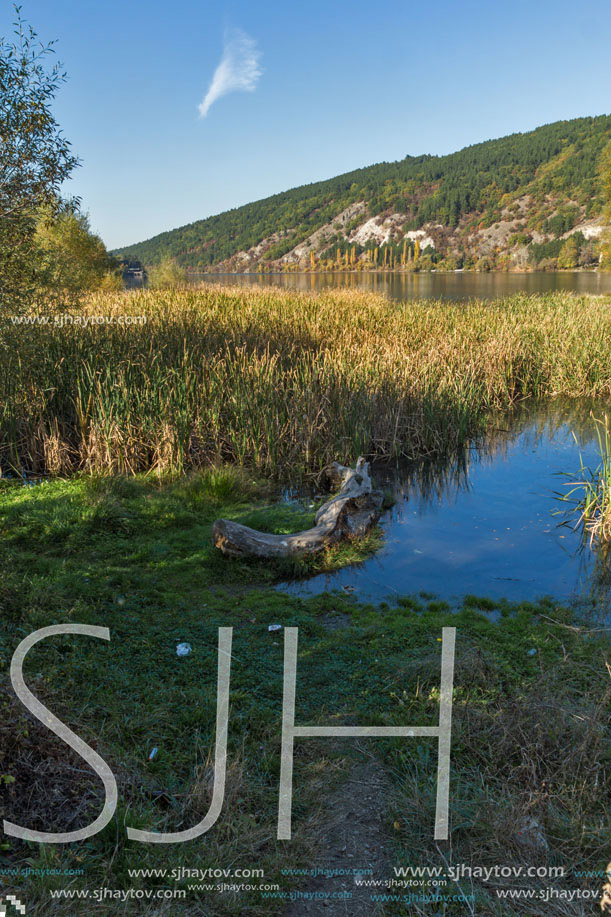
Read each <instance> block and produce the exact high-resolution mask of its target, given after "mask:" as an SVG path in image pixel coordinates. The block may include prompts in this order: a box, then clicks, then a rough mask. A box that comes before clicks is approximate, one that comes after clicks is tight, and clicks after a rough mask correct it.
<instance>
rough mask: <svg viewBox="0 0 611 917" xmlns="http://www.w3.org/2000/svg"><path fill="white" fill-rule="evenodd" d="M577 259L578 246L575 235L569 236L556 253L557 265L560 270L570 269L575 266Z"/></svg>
mask: <svg viewBox="0 0 611 917" xmlns="http://www.w3.org/2000/svg"><path fill="white" fill-rule="evenodd" d="M578 261H579V246H578V245H577V240H576V239H575V236H569V238H568V239H567V240H566V242H565V243H564V245H563V246H562V248H561V249H560V253H559V255H558V267H559V268H560V269H561V270H571V269H572V268H575V267H577V264H578Z"/></svg>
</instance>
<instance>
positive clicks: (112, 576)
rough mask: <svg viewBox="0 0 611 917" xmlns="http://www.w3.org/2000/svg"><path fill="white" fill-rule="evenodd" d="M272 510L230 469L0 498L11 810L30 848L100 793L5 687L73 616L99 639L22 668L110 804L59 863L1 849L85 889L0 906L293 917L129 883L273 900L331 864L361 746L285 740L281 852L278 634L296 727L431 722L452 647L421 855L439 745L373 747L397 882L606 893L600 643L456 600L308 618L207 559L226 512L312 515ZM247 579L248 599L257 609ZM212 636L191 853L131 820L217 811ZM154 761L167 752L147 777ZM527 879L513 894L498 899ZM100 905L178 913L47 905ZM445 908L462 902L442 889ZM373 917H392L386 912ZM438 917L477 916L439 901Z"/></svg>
mask: <svg viewBox="0 0 611 917" xmlns="http://www.w3.org/2000/svg"><path fill="white" fill-rule="evenodd" d="M269 503H270V497H269V494H266V493H265V492H264V491H263V492H262V491H261V489H260V486H259V485H258V484H256V483H254V482H253V481H252V480H251V479H250V478H248V477H244V476H240V475H239V473H237V472H235V471H230V472H208V473H205V474H196V475H194V476H192V477H190V478H187V479H184V478H183V479H167V480H166V481H165V482H164V481H163V480H159V479H157V478H154V477H148V478H143V477H135V478H115V479H110V480H109V479H104V478H102V479H96V478H93V479H92V478H73V479H71V480H70V481H55V482H51V483H45V484H42V485H39V486H36V487H24V486H20V485H17V484H5V485H4V486H3V487H2V488H1V489H0V536H1V537H2V542H3V552H2V554H1V555H0V604H1V605H2V616H1V618H0V677H1V679H2V695H1V697H0V808H1V809H2V814H3V816H4V817H6V818H9V819H11V820H12V821H16V822H17V823H22V824H26V825H28V826H29V827H38V828H39V829H45V830H73V829H74V828H75V827H78V826H79V825H83V824H87V823H88V822H89V821H91V819H92V815H95V814H97V812H98V811H99V807H100V804H101V794H102V791H101V786H100V783H99V781H97V780H96V779H95V778H94V777H93V776H92V775H91V774H90V772H89V771H88V769H87V768H86V767H84V766H83V763H82V761H81V760H80V759H79V758H77V757H76V756H73V755H72V754H71V753H70V752H69V750H68V749H67V747H66V746H65V745H63V744H62V743H61V742H59V740H55V739H54V738H53V736H52V735H51V734H50V733H49V732H48V731H47V730H46V729H45V728H44V727H42V726H41V725H40V724H38V723H35V722H34V721H32V720H31V719H30V718H29V717H28V715H27V714H26V713H25V712H24V711H23V709H22V708H21V707H20V705H19V704H18V702H17V701H16V699H15V698H14V697H13V696H12V693H11V690H10V687H9V685H8V678H7V667H8V664H9V661H10V657H11V654H12V652H13V651H14V649H15V647H16V645H17V643H18V642H19V640H20V639H22V638H23V637H24V636H26V635H27V634H29V633H31V632H32V631H34V630H35V629H37V628H40V627H43V626H47V625H50V624H56V623H63V622H68V621H71V622H78V623H84V624H95V625H98V626H99V625H104V626H107V627H109V628H110V631H111V641H110V643H109V644H104V643H103V642H102V641H98V640H93V639H89V638H84V637H59V638H54V639H53V640H48V641H46V642H45V644H43V645H40V646H39V647H37V648H36V649H35V650H33V651H32V653H31V654H30V656H29V657H28V661H27V665H26V681H27V683H28V684H29V685H30V686H31V688H32V690H33V691H34V692H35V693H36V694H37V696H39V697H40V698H41V699H42V700H43V701H44V702H45V703H46V704H47V705H48V706H49V707H50V708H51V709H52V710H53V711H54V712H56V713H57V715H59V716H60V718H61V719H63V721H64V722H66V723H68V724H69V725H70V726H71V727H72V728H73V729H74V730H75V731H76V732H77V733H78V734H79V735H81V736H82V737H83V738H84V739H85V740H86V741H88V742H89V743H90V744H92V745H93V746H94V747H95V748H96V750H97V751H98V753H100V754H101V755H102V756H103V757H104V758H105V760H107V761H108V762H109V764H110V765H111V767H112V769H113V771H114V773H115V774H116V777H117V781H118V784H119V796H120V804H119V809H118V812H117V816H116V818H115V819H114V820H113V822H112V823H111V824H110V825H109V826H108V828H107V829H106V830H105V831H104V832H102V833H101V834H99V835H97V836H96V837H95V838H92V839H91V840H89V841H87V842H83V843H81V844H71V845H69V846H65V847H54V846H49V845H44V846H38V845H35V844H27V845H26V844H21V843H19V842H14V841H12V840H11V839H10V838H8V837H3V838H2V846H1V847H0V867H1V869H4V870H8V869H26V868H31V869H36V870H45V869H54V870H55V869H59V870H68V871H69V870H75V872H73V873H72V874H69V873H65V874H62V875H59V876H58V875H48V874H47V875H38V874H36V875H35V874H32V875H30V876H29V877H28V878H25V877H21V878H19V879H15V878H9V879H7V878H6V876H7V875H8V873H7V872H4V874H3V873H2V871H1V869H0V889H1V888H2V882H3V881H4V886H5V888H7V889H8V888H13V889H15V888H17V889H18V890H19V891H21V892H22V893H23V897H24V898H25V899H26V900H27V902H28V914H30V913H31V914H33V915H36V917H41V915H43V914H44V915H51V917H59V915H63V914H66V913H68V910H69V912H70V914H74V915H76V917H80V915H85V914H104V915H114V914H117V915H118V914H129V915H132V914H134V915H143V917H144V915H146V917H153V915H155V917H170V915H173V914H174V913H176V912H177V908H178V907H180V913H181V914H184V915H186V917H191V915H193V917H195V915H196V914H197V915H201V914H211V915H215V917H216V915H219V917H220V915H237V914H248V915H253V917H256V915H262V914H269V915H274V914H281V913H286V910H285V909H286V902H283V901H282V900H280V899H277V898H268V899H264V898H263V897H262V894H261V892H258V891H249V892H243V893H237V892H236V893H232V892H226V893H225V894H223V895H219V894H217V893H216V892H214V893H213V892H210V893H206V892H204V891H202V890H200V891H197V890H195V889H193V888H191V887H190V886H192V885H194V884H197V882H193V881H189V880H188V879H186V878H183V879H180V880H177V881H173V880H172V881H170V880H167V879H166V880H164V879H162V878H146V879H144V878H137V877H133V876H130V874H129V870H130V869H134V868H160V869H161V868H167V869H172V868H177V867H181V866H185V865H187V866H193V867H198V868H206V867H209V866H210V867H218V866H221V867H240V868H252V867H255V866H256V867H258V868H263V869H264V870H265V878H264V880H261V879H257V880H256V882H255V884H260V883H261V882H263V881H264V882H265V883H267V884H272V885H273V884H275V883H277V884H279V885H280V888H281V889H282V890H284V891H286V890H287V889H290V888H291V887H293V888H294V887H297V886H301V887H304V883H305V882H306V880H304V879H300V878H298V877H293V878H288V877H286V876H283V875H282V870H283V869H300V868H304V867H310V866H312V864H316V865H320V866H325V865H326V864H327V860H326V857H327V851H326V847H325V843H324V836H325V829H326V824H327V819H328V817H329V806H328V800H329V799H330V798H331V797H332V794H333V793H334V792H336V791H337V787H338V786H341V783H342V781H343V780H345V779H346V777H347V775H348V774H349V773H350V770H351V767H352V766H353V764H354V761H355V760H356V758H357V757H358V755H357V751H356V749H355V743H354V742H350V741H349V742H346V743H341V742H337V743H332V742H329V741H327V740H322V739H321V740H309V739H308V740H303V741H298V742H297V744H296V751H295V755H296V757H295V778H294V779H295V786H296V788H297V789H296V792H295V799H294V809H293V829H294V835H293V840H292V841H291V842H290V843H288V842H279V841H277V840H276V821H275V820H276V813H277V792H278V772H279V752H280V717H281V704H282V658H283V638H282V633H280V634H274V633H270V632H269V631H268V624H270V623H279V624H281V625H283V626H289V625H292V626H298V627H299V640H300V650H299V659H298V689H297V691H298V694H297V697H298V700H297V710H298V712H297V721H298V722H299V723H303V724H305V723H321V724H329V723H335V724H354V723H371V724H374V723H377V724H381V725H393V724H397V725H399V724H401V725H405V724H413V725H416V724H433V723H435V722H436V720H437V715H438V688H439V666H440V659H439V650H440V643H439V638H440V636H441V628H442V627H443V626H446V625H451V626H456V627H457V629H458V632H457V655H456V675H455V692H454V727H453V742H452V787H451V808H450V815H451V840H450V842H449V843H441V844H435V843H434V841H433V839H432V826H433V821H434V805H435V800H434V796H435V771H436V751H435V747H434V740H430V739H422V740H399V739H396V740H395V739H393V740H370V742H369V745H368V746H367V747H368V749H369V751H370V752H371V753H373V754H374V755H375V756H376V758H377V760H378V762H379V766H380V768H382V769H383V771H384V772H385V774H386V775H387V780H388V790H387V792H386V794H385V797H384V807H383V811H382V823H383V829H384V831H385V833H386V836H387V845H388V850H389V859H390V862H391V863H392V864H396V865H405V864H407V863H412V864H414V863H415V864H417V865H433V866H443V864H444V858H446V859H447V861H448V862H450V863H459V862H463V863H472V864H474V865H482V864H484V865H494V864H499V863H500V864H508V865H520V864H524V863H527V864H528V865H562V866H565V867H566V869H567V873H566V877H565V878H564V879H558V880H554V881H553V882H550V880H549V879H547V878H541V879H532V880H530V879H529V883H528V884H529V887H535V888H541V889H543V888H545V887H546V886H547V885H550V884H551V885H555V886H557V887H562V888H569V889H571V888H579V889H583V888H584V887H590V888H593V889H597V888H599V887H600V886H601V884H602V879H597V878H596V877H592V878H583V877H580V876H577V875H576V874H575V872H574V871H575V870H579V871H581V870H597V869H598V870H603V869H604V868H605V866H606V863H607V860H608V858H609V857H608V854H609V850H608V839H609V829H610V827H611V826H610V824H609V812H610V811H611V806H610V802H611V800H610V799H609V783H608V779H607V775H608V772H609V768H610V767H611V756H610V755H611V753H610V749H611V742H610V741H609V739H610V738H611V734H610V730H609V721H608V710H609V699H610V689H611V682H610V680H609V673H608V666H607V664H606V660H608V658H609V646H608V641H606V640H605V635H604V633H601V632H599V631H598V630H597V629H596V627H594V628H593V629H589V628H587V627H585V626H584V627H581V626H575V624H574V622H572V621H571V616H570V613H569V612H568V611H567V610H565V609H562V608H561V607H558V606H557V605H556V604H555V603H552V602H545V601H544V602H541V603H538V604H527V603H524V604H521V605H510V604H508V603H505V602H493V601H491V600H487V599H482V598H477V597H475V596H471V597H467V598H465V600H464V601H463V602H462V604H461V605H460V606H458V607H456V608H454V609H452V608H450V607H449V606H448V604H447V603H445V602H442V601H439V600H436V599H435V598H434V597H432V596H422V595H416V596H410V597H405V598H402V599H401V600H400V601H398V602H397V603H396V604H393V605H389V604H386V603H382V604H381V605H380V606H373V605H368V604H362V603H361V604H359V603H357V602H356V601H353V600H352V599H351V597H349V596H336V595H330V594H324V595H321V596H319V597H316V598H312V599H310V600H307V601H303V600H300V599H298V598H295V597H291V596H288V595H285V594H281V593H278V592H276V591H273V590H271V589H270V588H269V584H270V583H271V582H272V581H273V579H274V578H275V577H277V576H283V575H284V571H283V570H282V569H278V568H275V567H270V566H269V565H262V564H243V563H238V564H236V562H235V561H231V560H228V559H226V558H223V557H221V556H217V555H216V554H214V552H212V550H211V549H210V547H209V538H210V524H211V521H212V519H213V518H215V516H217V515H226V516H231V517H233V518H237V519H240V520H242V521H251V522H252V521H254V520H256V521H257V524H260V525H262V526H267V527H269V528H275V529H277V530H278V529H280V530H281V529H282V527H283V526H286V527H287V528H288V527H289V526H291V527H295V526H296V524H297V525H299V524H301V523H302V522H305V521H306V520H307V518H308V517H307V513H308V512H309V511H310V510H309V508H308V509H307V510H305V511H303V510H291V509H290V508H287V507H284V506H280V507H278V506H274V504H273V503H272V504H271V508H269ZM265 507H268V508H265ZM287 514H292V515H288V516H287ZM327 563H328V565H329V566H331V567H332V566H333V565H334V564H337V563H341V557H340V556H338V555H334V554H333V553H330V555H329V556H328V558H327ZM256 581H258V582H259V584H260V587H261V588H256V589H253V588H246V586H247V585H249V584H250V585H252V584H253V583H254V582H256ZM266 584H268V585H267V586H266ZM491 611H496V612H497V614H499V615H500V620H499V622H498V624H494V623H492V622H491V621H490V620H489V619H488V617H487V615H488V614H489V613H490V612H491ZM219 626H233V628H234V646H233V660H232V681H231V703H230V722H229V747H228V777H227V789H226V796H225V803H224V807H223V811H222V813H221V817H220V818H219V821H218V822H217V824H216V825H215V827H214V828H213V829H212V830H211V831H210V832H209V833H208V834H206V835H205V837H203V838H200V839H199V840H198V841H194V842H190V843H188V844H182V845H175V846H169V847H163V848H160V847H158V846H150V845H140V844H136V843H135V842H131V841H128V840H127V838H126V836H125V826H126V825H131V826H133V827H139V828H143V829H150V828H152V827H154V828H156V829H157V830H179V829H182V828H185V827H188V826H190V825H192V824H195V823H196V822H197V821H199V819H200V818H201V817H203V815H204V814H205V813H206V811H207V809H208V805H209V802H210V795H211V789H212V774H213V772H212V758H211V754H212V752H211V749H212V745H213V738H214V726H213V724H214V717H215V703H216V694H215V685H216V664H217V660H216V645H217V628H218V627H219ZM183 641H187V642H189V643H190V644H191V645H192V647H193V652H192V654H191V655H190V656H188V657H187V658H186V659H182V660H181V659H179V658H177V656H176V652H175V647H176V644H178V643H179V642H183ZM360 744H361V746H362V745H363V743H360ZM154 747H156V748H158V749H159V751H158V754H157V756H156V757H154V759H153V760H149V756H150V753H151V751H152V749H153V748H154ZM356 803H357V804H358V803H359V800H358V799H357V800H356ZM346 817H348V816H347V815H346ZM365 841H367V842H368V838H365V839H364V840H363V848H362V849H363V851H365V847H364V843H365ZM415 852H416V853H415ZM364 856H366V853H364ZM355 865H356V866H362V865H365V863H364V862H359V863H356V864H355ZM79 870H82V872H79ZM523 884H524V883H523V881H520V880H519V879H517V880H507V882H506V883H505V885H504V887H511V886H512V885H515V886H516V887H521V886H523ZM103 886H104V887H108V888H117V889H122V888H123V889H124V888H129V887H132V888H149V889H150V888H159V887H164V886H165V887H167V886H170V887H172V888H179V889H182V890H185V891H186V892H187V897H186V899H185V900H184V901H181V902H179V904H176V902H172V901H169V902H155V903H152V904H151V903H147V902H131V903H127V904H124V903H120V902H113V901H106V902H104V903H103V904H96V903H95V902H92V901H88V902H78V901H73V902H72V903H71V904H69V905H66V902H65V901H64V902H58V901H55V902H53V901H52V900H50V892H51V890H53V889H57V888H64V889H72V890H75V889H95V888H100V887H103ZM413 890H414V889H412V891H413ZM445 891H447V892H448V893H453V892H456V891H457V889H456V887H455V886H454V885H453V884H452V883H451V882H450V883H449V885H448V887H447V888H446V889H445ZM466 891H468V892H469V893H470V894H471V893H472V894H473V895H474V896H475V898H474V907H475V912H476V913H478V914H482V915H495V917H512V915H516V917H517V915H523V917H525V915H527V914H528V915H529V917H539V915H541V917H543V915H546V917H548V915H550V914H552V915H553V914H558V915H560V914H563V915H575V917H576V915H578V914H581V913H582V910H580V908H581V903H580V902H576V903H575V905H566V904H565V903H562V904H557V905H556V904H555V903H554V902H551V903H550V902H545V901H542V902H540V903H539V902H536V901H534V902H533V901H531V900H524V901H522V902H520V901H516V902H510V901H506V900H505V901H499V900H498V899H497V897H496V895H495V891H494V885H493V884H490V883H486V882H484V881H474V882H473V883H472V884H470V885H469V887H468V889H466ZM373 907H374V905H373V904H372V908H373ZM375 907H377V908H378V911H379V913H384V914H391V915H392V914H399V913H405V906H404V905H402V904H399V903H393V902H387V903H385V904H383V905H382V904H380V905H377V904H376V905H375ZM420 907H421V908H422V909H420ZM427 907H428V906H427V905H422V906H420V905H418V904H415V905H414V906H413V909H412V911H410V912H413V913H414V914H416V915H418V914H423V915H424V914H429V913H430V910H427ZM375 912H376V911H375V910H371V911H370V912H367V913H375ZM444 913H446V914H447V915H448V917H453V915H462V914H464V913H467V911H466V910H465V906H464V904H451V903H449V904H448V905H447V906H446V910H445V912H444Z"/></svg>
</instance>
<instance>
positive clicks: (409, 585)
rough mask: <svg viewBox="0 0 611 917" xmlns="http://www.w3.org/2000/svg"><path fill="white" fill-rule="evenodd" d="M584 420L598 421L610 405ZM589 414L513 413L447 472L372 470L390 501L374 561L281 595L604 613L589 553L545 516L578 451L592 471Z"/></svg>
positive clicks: (433, 466)
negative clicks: (584, 605) (564, 605)
mask: <svg viewBox="0 0 611 917" xmlns="http://www.w3.org/2000/svg"><path fill="white" fill-rule="evenodd" d="M594 408H595V413H596V415H597V416H601V414H602V412H603V411H604V410H607V411H609V410H610V409H611V402H606V403H601V402H599V403H598V404H596V405H595V406H594ZM591 409H592V403H587V404H586V403H583V402H566V401H552V402H550V403H546V404H538V405H533V406H530V407H523V408H522V409H520V410H518V411H516V412H515V413H514V414H513V415H511V416H508V417H502V418H499V420H498V423H497V424H495V429H493V430H492V431H491V433H490V435H489V437H488V439H487V441H486V442H484V443H483V444H482V445H481V446H479V447H470V448H469V449H467V450H465V452H464V453H463V454H462V455H460V456H456V457H454V458H453V459H451V460H447V461H445V462H436V463H433V462H430V461H423V462H418V463H411V464H409V465H405V466H402V467H401V466H399V467H397V466H395V465H393V466H389V465H386V466H383V467H378V468H376V469H374V478H375V483H376V485H377V486H378V487H380V488H385V489H389V490H391V491H392V492H393V494H394V497H395V500H396V503H395V506H394V507H393V509H392V510H390V511H389V512H387V513H386V514H385V515H384V516H383V517H382V520H381V525H382V528H383V530H384V536H385V544H384V547H383V548H382V550H381V551H380V552H379V553H377V554H376V555H375V556H374V557H372V558H371V559H370V560H368V561H366V562H365V563H363V564H360V565H357V566H352V567H349V568H346V569H344V570H342V571H340V572H339V573H337V574H334V575H331V576H317V577H313V578H311V579H309V580H306V581H300V582H297V583H290V584H288V583H286V584H283V585H281V586H280V588H281V589H285V590H288V591H290V592H292V593H296V594H312V593H318V592H321V591H323V590H331V589H347V590H348V591H350V592H352V591H353V590H354V592H355V594H357V595H358V597H363V598H365V597H371V598H373V599H376V600H380V599H382V598H385V599H388V598H390V597H393V596H396V595H405V594H411V593H418V592H420V591H426V592H430V593H434V594H435V595H437V596H441V597H443V598H446V599H457V598H460V597H461V596H463V595H465V594H468V593H473V594H476V595H486V596H491V597H494V598H502V597H505V598H507V599H511V600H522V599H527V600H533V599H536V598H537V597H539V596H543V595H550V596H553V597H555V598H557V599H560V600H571V599H574V598H575V597H581V598H582V599H584V601H585V600H586V599H587V598H588V596H590V595H596V598H597V604H598V605H600V604H601V602H602V604H605V603H606V602H607V598H606V596H607V595H608V593H607V592H605V590H606V588H607V587H600V584H599V575H598V573H597V557H596V554H595V552H592V551H590V550H589V548H587V546H586V547H585V548H584V547H583V544H582V540H581V538H580V535H579V534H578V533H577V532H575V531H574V530H573V529H572V527H570V526H566V525H564V526H562V525H560V521H561V517H558V516H557V515H554V512H557V511H558V510H561V509H562V508H563V504H561V503H559V501H558V500H557V499H555V497H554V494H555V492H559V491H560V492H564V491H566V489H567V488H566V485H565V481H566V480H567V479H566V478H564V477H562V473H563V472H570V473H572V472H578V471H579V467H580V451H581V454H582V455H583V459H584V462H585V463H586V464H588V463H589V464H591V465H592V466H596V465H597V464H598V458H597V452H596V445H597V444H596V439H595V430H594V424H593V422H592V420H591V418H590V416H589V412H590V410H591ZM573 433H575V435H576V436H577V439H578V441H579V446H578V445H577V443H576V442H575V439H574V437H573ZM598 569H600V558H599V564H598ZM601 596H603V598H601Z"/></svg>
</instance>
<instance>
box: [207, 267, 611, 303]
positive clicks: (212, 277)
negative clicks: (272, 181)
mask: <svg viewBox="0 0 611 917" xmlns="http://www.w3.org/2000/svg"><path fill="white" fill-rule="evenodd" d="M191 280H192V282H193V283H201V282H202V281H204V282H206V283H237V284H241V285H243V286H257V287H274V286H276V287H283V288H284V289H288V290H299V291H306V290H312V291H316V290H328V289H354V290H369V291H373V292H376V293H383V294H385V295H386V296H388V297H389V298H390V299H393V300H396V301H399V302H401V301H404V300H409V299H446V300H450V301H461V300H465V299H496V298H498V297H503V296H512V295H514V294H516V293H553V292H555V291H557V290H564V291H568V292H573V293H599V294H600V293H611V272H608V273H600V274H599V273H596V272H594V271H592V272H586V273H580V272H578V271H575V272H571V271H567V272H560V273H556V274H555V273H549V274H545V273H535V274H501V273H490V274H477V273H471V272H466V273H450V274H445V273H439V274H437V273H434V274H431V273H423V274H400V273H397V274H391V273H383V272H380V273H377V274H376V273H362V274H356V273H355V274H349V273H348V274H343V273H337V274H333V273H331V274H193V275H191Z"/></svg>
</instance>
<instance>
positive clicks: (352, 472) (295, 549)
mask: <svg viewBox="0 0 611 917" xmlns="http://www.w3.org/2000/svg"><path fill="white" fill-rule="evenodd" d="M332 477H333V478H334V479H335V480H337V481H338V482H339V483H340V490H339V493H338V494H337V495H336V496H335V497H332V498H331V499H330V500H327V502H326V503H324V504H323V505H322V506H321V507H320V509H319V510H318V512H317V513H316V517H315V520H314V522H315V524H314V527H313V528H311V529H307V530H306V531H304V532H295V533H294V534H293V535H268V534H267V533H266V532H259V531H257V530H256V529H251V528H248V526H246V525H240V523H239V522H231V521H229V520H228V519H217V520H216V522H215V523H214V525H213V526H212V541H213V543H214V545H215V547H217V548H218V549H219V550H220V551H222V552H223V554H227V555H229V556H230V557H244V556H255V557H304V556H305V555H308V554H316V553H317V552H318V551H322V550H323V548H325V547H327V546H328V545H330V544H334V543H335V542H337V541H340V540H341V539H342V538H356V537H359V536H362V535H364V534H365V533H366V532H367V530H368V529H369V528H371V526H372V525H373V524H374V523H375V522H376V521H377V519H378V517H379V515H380V512H381V509H382V502H383V499H384V495H383V494H382V493H381V492H380V491H379V490H373V486H372V483H371V478H370V477H369V464H368V463H367V462H366V461H365V459H364V458H362V457H361V458H359V460H358V461H357V463H356V468H346V467H345V466H344V465H340V464H338V463H337V462H333V465H332Z"/></svg>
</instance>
